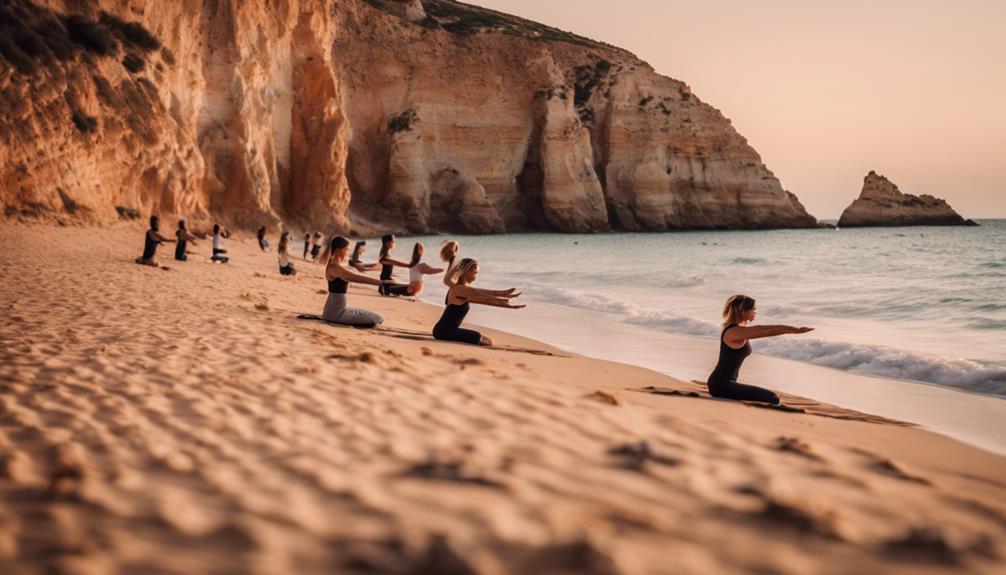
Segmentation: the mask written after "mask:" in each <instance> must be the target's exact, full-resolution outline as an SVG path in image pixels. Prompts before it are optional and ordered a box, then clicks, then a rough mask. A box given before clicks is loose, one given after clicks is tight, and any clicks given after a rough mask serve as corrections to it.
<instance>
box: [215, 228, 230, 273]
mask: <svg viewBox="0 0 1006 575" xmlns="http://www.w3.org/2000/svg"><path fill="white" fill-rule="evenodd" d="M230 236H231V233H230V232H228V231H227V230H226V229H225V228H221V227H220V224H213V256H212V257H211V258H210V259H211V260H213V261H215V262H220V263H223V264H225V263H227V262H229V261H230V259H231V258H230V256H228V255H227V250H225V249H224V248H223V244H222V243H221V239H222V238H229V237H230Z"/></svg>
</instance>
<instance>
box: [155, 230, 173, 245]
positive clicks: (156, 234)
mask: <svg viewBox="0 0 1006 575" xmlns="http://www.w3.org/2000/svg"><path fill="white" fill-rule="evenodd" d="M154 239H155V240H157V241H159V242H164V243H169V244H173V243H175V240H173V239H171V238H166V237H164V236H162V235H161V234H160V233H159V232H154Z"/></svg>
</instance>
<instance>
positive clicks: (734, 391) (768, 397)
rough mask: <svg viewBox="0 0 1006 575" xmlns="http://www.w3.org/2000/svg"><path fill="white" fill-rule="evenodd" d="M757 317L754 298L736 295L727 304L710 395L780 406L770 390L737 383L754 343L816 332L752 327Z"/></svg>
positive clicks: (761, 326)
mask: <svg viewBox="0 0 1006 575" xmlns="http://www.w3.org/2000/svg"><path fill="white" fill-rule="evenodd" d="M757 314H758V310H757V308H755V300H753V299H752V298H749V297H748V296H746V295H735V296H732V297H730V298H729V299H727V303H726V305H725V306H724V307H723V331H722V332H720V359H719V361H718V362H717V363H716V368H715V369H713V372H712V374H710V375H709V379H708V382H707V385H708V386H709V394H710V395H712V396H713V397H722V398H727V399H739V400H742V401H760V402H764V403H772V404H775V403H779V396H778V395H776V394H775V393H773V392H771V391H769V390H767V389H763V388H761V387H755V386H753V385H745V384H743V383H737V376H738V375H739V373H740V369H741V364H742V363H744V359H745V358H746V357H747V356H749V355H751V342H750V340H752V339H761V338H764V337H775V336H777V335H786V334H791V333H807V332H808V331H812V330H813V329H814V328H812V327H791V326H788V325H758V326H749V325H748V324H749V323H751V322H752V321H754V319H755V316H756V315H757Z"/></svg>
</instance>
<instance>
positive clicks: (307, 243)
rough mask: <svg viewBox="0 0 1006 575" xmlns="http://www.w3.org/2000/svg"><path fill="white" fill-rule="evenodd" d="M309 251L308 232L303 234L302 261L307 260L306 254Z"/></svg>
mask: <svg viewBox="0 0 1006 575" xmlns="http://www.w3.org/2000/svg"><path fill="white" fill-rule="evenodd" d="M309 251H311V234H310V232H305V233H304V256H303V257H304V259H305V260H306V259H307V252H309Z"/></svg>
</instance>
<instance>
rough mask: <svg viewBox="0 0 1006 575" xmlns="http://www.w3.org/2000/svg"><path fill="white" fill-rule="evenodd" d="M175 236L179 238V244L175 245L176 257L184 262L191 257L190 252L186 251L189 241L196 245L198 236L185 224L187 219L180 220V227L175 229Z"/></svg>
mask: <svg viewBox="0 0 1006 575" xmlns="http://www.w3.org/2000/svg"><path fill="white" fill-rule="evenodd" d="M175 237H176V238H178V245H176V246H175V259H176V260H178V261H180V262H184V261H186V260H188V259H189V252H187V251H186V248H187V247H188V244H189V242H192V245H196V239H197V238H196V236H194V235H192V234H191V233H190V232H189V229H188V227H187V226H186V225H185V220H178V229H177V230H175Z"/></svg>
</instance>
